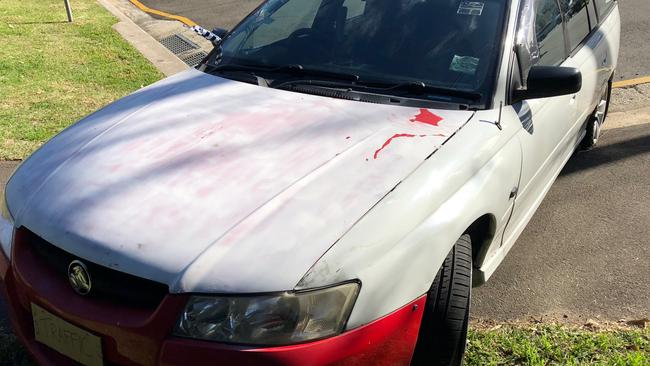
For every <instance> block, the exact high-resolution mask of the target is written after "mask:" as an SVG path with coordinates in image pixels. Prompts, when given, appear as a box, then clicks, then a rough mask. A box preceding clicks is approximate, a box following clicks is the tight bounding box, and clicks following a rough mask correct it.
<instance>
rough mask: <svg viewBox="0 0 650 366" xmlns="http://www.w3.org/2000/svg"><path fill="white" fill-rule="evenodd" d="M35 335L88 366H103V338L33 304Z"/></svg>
mask: <svg viewBox="0 0 650 366" xmlns="http://www.w3.org/2000/svg"><path fill="white" fill-rule="evenodd" d="M32 317H33V319H34V336H35V338H36V340H37V341H38V342H40V343H42V344H44V345H46V346H48V347H50V348H52V349H53V350H55V351H57V352H59V353H61V354H63V355H65V356H68V357H70V358H71V359H73V360H75V361H77V362H79V363H81V364H82V365H86V366H101V365H103V364H104V362H103V361H102V360H103V358H102V340H101V338H99V337H97V336H96V335H93V334H91V333H89V332H87V331H85V330H83V329H81V328H79V327H77V326H74V325H72V324H70V323H68V322H67V321H65V320H63V319H61V318H59V317H58V316H56V315H53V314H51V313H50V312H48V311H47V310H45V309H43V308H42V307H40V306H38V305H36V304H32Z"/></svg>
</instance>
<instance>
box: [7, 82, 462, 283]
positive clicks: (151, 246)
mask: <svg viewBox="0 0 650 366" xmlns="http://www.w3.org/2000/svg"><path fill="white" fill-rule="evenodd" d="M471 116H472V112H466V111H444V110H426V109H417V108H407V107H399V106H387V105H377V104H370V103H362V102H355V101H346V100H340V99H332V98H325V97H318V96H312V95H305V94H299V93H293V92H288V91H281V90H274V89H269V88H263V87H258V86H254V85H249V84H245V83H240V82H234V81H231V80H226V79H222V78H218V77H215V76H212V75H208V74H204V73H202V72H199V71H196V70H190V71H187V72H184V73H181V74H179V75H177V76H174V77H171V78H168V79H166V80H163V81H161V82H159V83H156V84H153V85H151V86H149V87H147V88H144V89H142V90H140V91H138V92H136V93H134V94H132V95H130V96H128V97H126V98H124V99H122V100H119V101H117V102H115V103H113V104H111V105H109V106H107V107H105V108H104V109H102V110H100V111H98V112H96V113H94V114H92V115H90V116H88V117H86V118H85V119H83V120H82V121H80V122H79V123H77V124H75V125H73V126H72V127H70V128H68V129H67V130H65V131H64V132H62V133H61V134H59V135H58V136H56V137H55V138H53V139H52V140H51V141H50V142H48V143H47V144H46V145H44V146H43V147H42V148H41V149H40V150H38V151H37V152H36V153H34V154H33V155H32V156H31V157H30V158H29V159H28V160H27V161H25V162H24V163H23V165H22V166H21V167H20V169H18V171H17V172H16V173H15V175H14V176H13V178H12V179H11V181H10V182H9V184H8V186H7V197H8V205H9V207H10V209H11V210H12V212H13V213H14V216H15V217H16V224H17V225H22V226H25V227H26V228H28V229H29V230H31V231H33V232H34V233H36V234H37V235H39V236H41V237H42V238H44V239H46V240H48V241H49V242H51V243H53V244H54V245H56V246H58V247H60V248H62V249H64V250H66V251H68V252H71V253H73V254H75V255H77V256H79V257H81V258H84V259H86V260H89V261H92V262H95V263H97V264H100V265H103V266H107V267H110V268H113V269H116V270H120V271H124V272H127V273H130V274H133V275H137V276H141V277H144V278H147V279H150V280H154V281H158V282H162V283H165V284H167V285H169V286H170V290H171V291H172V292H175V293H179V292H248V293H250V292H267V291H279V290H290V289H292V288H293V287H294V286H295V285H296V283H298V281H299V280H300V278H301V277H302V276H303V275H304V273H305V272H306V271H307V270H309V268H310V267H311V266H312V265H313V264H314V263H315V262H316V261H317V260H318V258H319V257H320V256H322V255H323V254H324V253H325V252H326V251H327V250H328V248H329V247H330V246H332V245H333V244H334V243H335V242H336V241H337V240H338V239H339V238H341V236H343V235H344V234H345V233H346V231H348V230H349V229H350V228H351V227H352V225H354V223H355V222H357V221H358V220H359V219H360V218H361V217H362V216H363V215H364V214H365V213H366V212H368V210H370V209H371V208H372V207H373V205H375V204H376V203H377V202H379V201H380V200H381V199H382V197H384V196H386V195H387V194H388V193H389V192H390V191H391V190H392V189H393V188H394V187H395V186H396V185H398V184H399V183H400V181H402V180H403V179H404V178H405V177H407V176H408V175H409V174H410V173H411V172H413V171H414V170H415V169H416V168H417V167H418V166H419V165H420V164H421V163H422V162H423V161H424V160H425V159H427V158H429V157H430V156H431V155H432V153H434V152H435V151H436V150H437V149H439V148H440V147H441V146H442V145H443V143H444V142H445V141H446V140H447V139H449V138H450V137H451V136H453V135H454V133H455V132H456V131H457V130H458V129H460V128H461V127H462V126H463V125H464V124H465V123H466V122H467V121H468V120H469V119H470V117H471Z"/></svg>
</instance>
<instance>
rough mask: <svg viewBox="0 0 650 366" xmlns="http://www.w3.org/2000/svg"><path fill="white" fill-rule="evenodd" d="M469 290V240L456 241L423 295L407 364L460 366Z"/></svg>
mask: <svg viewBox="0 0 650 366" xmlns="http://www.w3.org/2000/svg"><path fill="white" fill-rule="evenodd" d="M471 290H472V240H471V238H470V236H469V235H467V234H465V235H463V236H461V237H460V239H458V241H457V242H456V244H455V245H454V247H453V249H452V250H451V252H449V255H447V258H446V259H445V261H444V263H443V265H442V268H440V270H439V271H438V274H437V275H436V278H435V280H434V281H433V285H431V289H430V290H429V293H428V295H427V302H426V305H425V311H424V316H423V318H422V324H421V326H420V334H419V335H418V342H417V345H416V346H415V353H414V355H413V360H412V362H411V365H414V366H420V365H454V366H455V365H460V364H461V362H462V360H463V354H464V353H465V344H466V341H467V325H468V323H469V306H470V295H471Z"/></svg>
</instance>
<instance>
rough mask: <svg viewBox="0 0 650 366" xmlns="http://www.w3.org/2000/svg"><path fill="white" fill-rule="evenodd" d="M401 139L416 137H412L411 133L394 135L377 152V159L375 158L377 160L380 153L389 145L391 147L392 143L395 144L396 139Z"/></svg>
mask: <svg viewBox="0 0 650 366" xmlns="http://www.w3.org/2000/svg"><path fill="white" fill-rule="evenodd" d="M400 137H415V135H411V134H409V133H397V134H395V135H393V137H391V138H389V139H388V140H386V142H384V145H382V147H380V148H379V149H378V150H377V151H375V157H374V158H375V159H377V156H379V153H380V152H381V151H382V150H384V149H385V148H386V147H387V146H388V145H390V143H391V142H393V140H394V139H398V138H400Z"/></svg>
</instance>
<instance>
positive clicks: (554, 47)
mask: <svg viewBox="0 0 650 366" xmlns="http://www.w3.org/2000/svg"><path fill="white" fill-rule="evenodd" d="M536 8H537V14H536V16H535V33H536V35H537V43H538V46H539V56H540V59H539V62H538V64H539V65H542V66H558V65H560V64H561V63H562V62H563V61H564V59H565V58H566V45H565V43H564V27H563V25H562V14H561V13H560V8H559V6H558V3H557V0H537V3H536Z"/></svg>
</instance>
